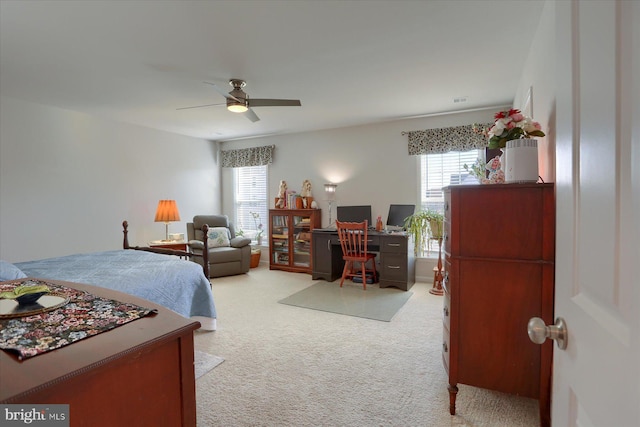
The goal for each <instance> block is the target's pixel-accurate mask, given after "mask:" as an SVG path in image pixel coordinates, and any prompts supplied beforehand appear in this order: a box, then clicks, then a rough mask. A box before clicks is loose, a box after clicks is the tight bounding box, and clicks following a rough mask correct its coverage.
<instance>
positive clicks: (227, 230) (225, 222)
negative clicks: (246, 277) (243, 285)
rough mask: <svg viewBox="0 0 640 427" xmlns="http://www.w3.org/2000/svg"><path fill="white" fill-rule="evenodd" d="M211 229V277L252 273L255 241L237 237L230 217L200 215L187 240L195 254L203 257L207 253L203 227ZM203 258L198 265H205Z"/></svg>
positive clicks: (209, 236)
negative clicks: (251, 262) (250, 265)
mask: <svg viewBox="0 0 640 427" xmlns="http://www.w3.org/2000/svg"><path fill="white" fill-rule="evenodd" d="M205 224H206V225H208V226H209V231H208V238H207V239H206V240H207V246H208V248H207V251H208V259H209V277H210V278H211V277H222V276H231V275H234V274H242V273H246V272H248V271H249V264H250V261H251V245H250V244H249V243H250V242H251V239H248V238H246V237H240V236H236V231H235V227H234V226H233V224H231V223H230V222H229V218H228V217H227V216H226V215H196V216H194V217H193V222H188V223H187V239H188V240H189V246H190V247H191V251H192V252H193V253H194V254H195V255H202V251H203V250H205V246H204V242H203V240H204V232H203V231H202V226H203V225H205ZM202 259H203V258H202V257H200V256H196V257H194V261H196V262H198V263H200V264H201V265H202V262H203V261H202Z"/></svg>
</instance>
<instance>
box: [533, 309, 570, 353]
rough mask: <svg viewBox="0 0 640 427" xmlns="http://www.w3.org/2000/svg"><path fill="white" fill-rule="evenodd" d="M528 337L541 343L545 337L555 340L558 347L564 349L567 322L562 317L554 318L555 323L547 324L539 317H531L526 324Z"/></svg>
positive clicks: (566, 336) (565, 346)
mask: <svg viewBox="0 0 640 427" xmlns="http://www.w3.org/2000/svg"><path fill="white" fill-rule="evenodd" d="M527 332H528V333H529V339H530V340H531V341H533V342H534V343H536V344H542V343H544V342H545V341H546V339H547V338H551V339H552V340H556V343H557V344H558V348H559V349H560V350H564V349H566V348H567V338H568V334H567V324H566V323H565V321H564V319H563V318H562V317H558V318H557V319H556V324H555V325H550V326H547V325H545V323H544V320H542V319H541V318H539V317H532V318H531V319H530V320H529V324H528V325H527Z"/></svg>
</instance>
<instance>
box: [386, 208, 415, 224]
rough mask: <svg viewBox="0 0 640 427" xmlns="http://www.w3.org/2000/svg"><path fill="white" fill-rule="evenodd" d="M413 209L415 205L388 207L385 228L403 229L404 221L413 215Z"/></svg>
mask: <svg viewBox="0 0 640 427" xmlns="http://www.w3.org/2000/svg"><path fill="white" fill-rule="evenodd" d="M415 209H416V205H389V215H387V227H392V228H396V229H403V228H404V221H405V219H407V217H409V216H411V215H413V212H414V211H415Z"/></svg>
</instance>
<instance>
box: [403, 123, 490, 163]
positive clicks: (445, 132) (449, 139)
mask: <svg viewBox="0 0 640 427" xmlns="http://www.w3.org/2000/svg"><path fill="white" fill-rule="evenodd" d="M492 124H493V123H486V124H481V125H464V126H454V127H448V128H437V129H426V130H414V131H409V132H402V134H403V135H408V136H409V155H412V156H417V155H419V154H438V153H447V152H449V151H469V150H473V149H474V148H484V147H486V146H487V139H486V137H485V136H483V135H482V134H479V133H477V132H476V131H474V127H475V126H478V127H480V128H487V127H490V126H491V125H492Z"/></svg>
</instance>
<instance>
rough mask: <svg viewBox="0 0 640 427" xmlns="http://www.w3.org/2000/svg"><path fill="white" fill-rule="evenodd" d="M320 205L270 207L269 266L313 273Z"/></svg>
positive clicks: (273, 268) (274, 268) (276, 268)
mask: <svg viewBox="0 0 640 427" xmlns="http://www.w3.org/2000/svg"><path fill="white" fill-rule="evenodd" d="M320 213H321V211H320V209H270V210H269V230H270V235H269V268H270V269H271V270H285V271H294V272H300V273H311V269H312V253H313V243H312V242H313V239H312V234H313V230H314V229H315V228H319V227H320Z"/></svg>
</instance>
